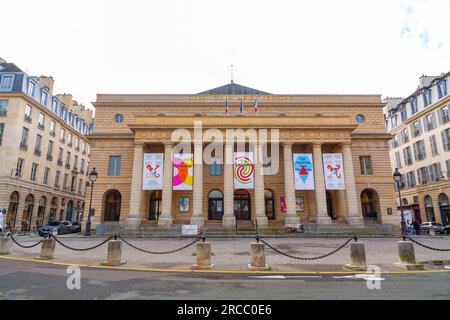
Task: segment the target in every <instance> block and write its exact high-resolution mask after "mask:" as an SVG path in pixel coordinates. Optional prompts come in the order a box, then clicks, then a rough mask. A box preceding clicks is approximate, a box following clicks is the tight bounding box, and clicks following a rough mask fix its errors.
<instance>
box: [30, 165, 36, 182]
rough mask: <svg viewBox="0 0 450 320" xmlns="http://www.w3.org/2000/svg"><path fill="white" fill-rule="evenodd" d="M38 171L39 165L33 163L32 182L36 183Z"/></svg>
mask: <svg viewBox="0 0 450 320" xmlns="http://www.w3.org/2000/svg"><path fill="white" fill-rule="evenodd" d="M37 170H38V164H37V163H33V164H32V165H31V176H30V180H31V181H36V175H37Z"/></svg>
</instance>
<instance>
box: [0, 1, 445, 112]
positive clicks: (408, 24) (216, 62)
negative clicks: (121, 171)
mask: <svg viewBox="0 0 450 320" xmlns="http://www.w3.org/2000/svg"><path fill="white" fill-rule="evenodd" d="M449 14H450V0H428V1H427V0H377V1H368V0H367V1H364V0H340V1H336V0H318V1H283V0H277V1H265V0H256V1H250V0H245V1H244V0H223V1H216V0H198V1H197V0H192V1H188V0H184V1H175V0H165V1H148V0H146V1H144V0H127V1H118V0H107V1H106V0H76V1H72V0H64V1H53V0H40V1H35V0H14V1H12V0H8V1H6V0H5V1H2V4H1V5H0V30H1V32H0V57H3V58H4V59H6V60H7V61H8V62H14V63H16V64H17V65H18V66H19V67H21V68H22V69H24V70H25V71H27V72H28V73H30V74H32V75H37V76H39V75H41V74H42V75H51V76H53V78H54V79H55V81H56V83H55V90H54V91H55V92H56V93H63V92H67V93H72V94H73V95H74V98H75V99H76V100H78V101H79V102H81V103H83V104H85V105H88V106H89V105H90V102H92V101H95V95H96V93H198V92H200V91H204V90H207V89H211V88H214V87H217V86H220V85H223V84H226V83H228V82H230V67H229V66H230V64H231V63H233V64H234V65H235V66H236V67H235V68H236V71H235V72H234V81H235V82H236V83H239V84H243V85H246V86H249V87H253V88H256V89H260V90H263V91H267V92H270V93H278V94H282V93H293V94H312V93H320V94H326V93H341V94H346V93H368V94H372V93H376V94H382V95H383V97H386V96H391V97H392V96H403V97H404V96H407V95H409V94H410V93H412V92H413V91H414V89H415V88H416V87H417V85H418V78H419V76H420V75H422V74H427V75H439V74H440V73H441V72H448V71H450V63H449V61H450V59H449V58H450V19H449Z"/></svg>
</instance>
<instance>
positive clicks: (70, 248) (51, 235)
mask: <svg viewBox="0 0 450 320" xmlns="http://www.w3.org/2000/svg"><path fill="white" fill-rule="evenodd" d="M49 237H53V239H55V241H56V242H58V243H59V244H60V245H62V246H63V247H64V248H67V249H69V250H73V251H89V250H94V249H97V248H98V247H101V246H102V245H104V244H105V243H107V242H108V241H109V240H111V239H112V238H113V236H111V237H109V238H108V239H106V240H105V241H102V242H101V243H99V244H96V245H95V246H92V247H89V248H74V247H70V246H68V245H66V244H64V243H62V242H61V241H60V240H59V239H58V238H56V237H55V236H54V235H53V234H49Z"/></svg>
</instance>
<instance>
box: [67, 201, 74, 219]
mask: <svg viewBox="0 0 450 320" xmlns="http://www.w3.org/2000/svg"><path fill="white" fill-rule="evenodd" d="M72 216H73V201H72V200H69V202H67V211H66V221H70V222H72Z"/></svg>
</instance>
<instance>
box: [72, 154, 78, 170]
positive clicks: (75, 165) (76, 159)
mask: <svg viewBox="0 0 450 320" xmlns="http://www.w3.org/2000/svg"><path fill="white" fill-rule="evenodd" d="M73 169H74V170H78V156H75V160H74V161H73Z"/></svg>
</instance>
